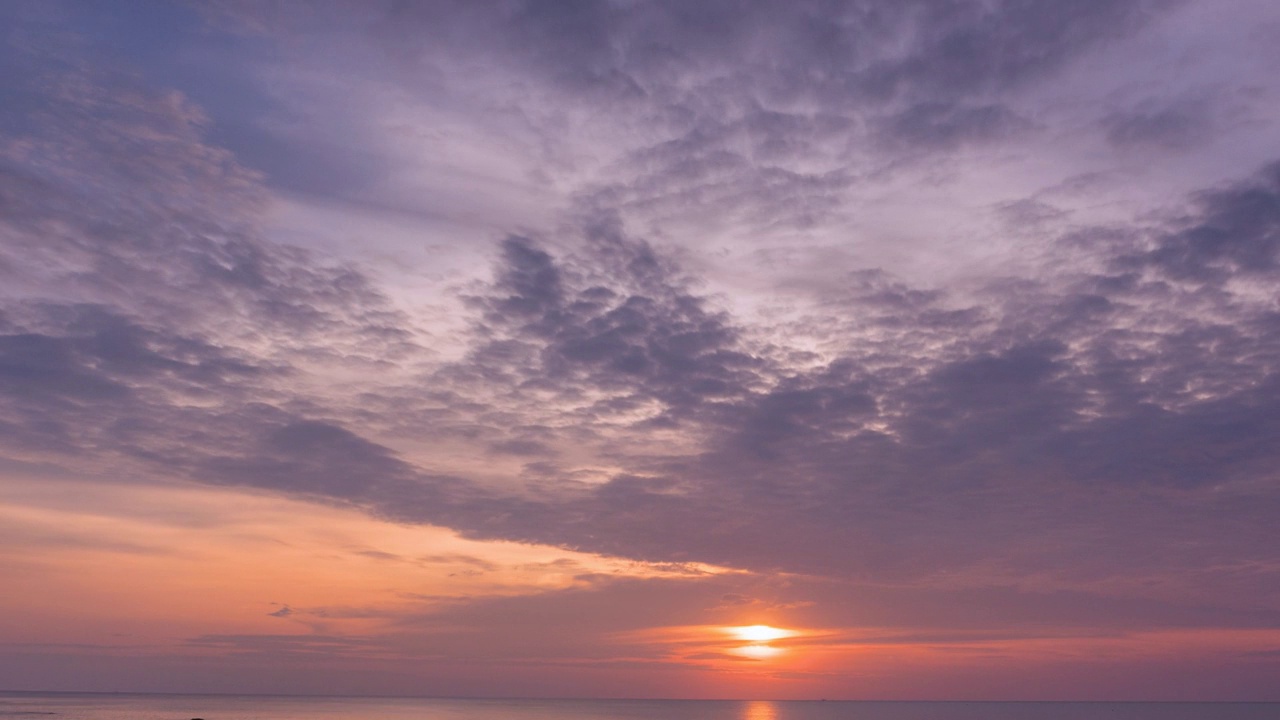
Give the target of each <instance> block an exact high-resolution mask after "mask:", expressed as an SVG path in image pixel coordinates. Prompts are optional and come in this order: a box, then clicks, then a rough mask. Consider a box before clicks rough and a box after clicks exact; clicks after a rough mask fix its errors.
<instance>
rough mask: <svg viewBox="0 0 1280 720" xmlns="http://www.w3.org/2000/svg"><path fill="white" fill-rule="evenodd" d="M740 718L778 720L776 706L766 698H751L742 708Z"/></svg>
mask: <svg viewBox="0 0 1280 720" xmlns="http://www.w3.org/2000/svg"><path fill="white" fill-rule="evenodd" d="M742 720H778V707H777V706H776V705H774V704H773V703H772V702H769V701H768V700H752V701H751V702H749V703H747V704H746V705H745V706H744V707H743V708H742Z"/></svg>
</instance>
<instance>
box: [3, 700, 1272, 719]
mask: <svg viewBox="0 0 1280 720" xmlns="http://www.w3.org/2000/svg"><path fill="white" fill-rule="evenodd" d="M9 718H24V719H28V720H40V719H41V718H48V720H191V718H204V720H553V719H554V720H560V719H563V720H1263V719H1264V718H1265V719H1266V720H1276V719H1277V718H1280V703H1059V702H1048V703H1026V702H1011V703H1000V702H997V703H989V702H771V701H743V702H739V701H731V700H706V701H702V700H428V699H404V698H313V697H307V698H303V697H262V696H236V695H125V694H110V695H98V694H81V693H57V694H45V693H0V720H8V719H9Z"/></svg>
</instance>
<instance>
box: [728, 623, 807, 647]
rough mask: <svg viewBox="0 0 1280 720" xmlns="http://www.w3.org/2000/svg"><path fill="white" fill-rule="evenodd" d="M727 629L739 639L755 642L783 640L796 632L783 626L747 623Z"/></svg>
mask: <svg viewBox="0 0 1280 720" xmlns="http://www.w3.org/2000/svg"><path fill="white" fill-rule="evenodd" d="M726 629H727V630H728V632H729V634H731V635H733V636H734V637H736V638H738V639H739V640H745V641H747V642H753V643H767V642H769V641H771V640H781V639H782V638H788V637H791V636H793V635H795V633H794V632H792V631H790V630H783V629H782V628H776V627H770V626H768V625H745V626H742V627H731V628H726Z"/></svg>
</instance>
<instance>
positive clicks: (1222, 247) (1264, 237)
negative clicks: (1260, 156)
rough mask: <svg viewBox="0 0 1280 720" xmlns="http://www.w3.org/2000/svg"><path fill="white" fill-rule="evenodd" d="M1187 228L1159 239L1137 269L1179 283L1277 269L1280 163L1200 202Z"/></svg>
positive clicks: (1206, 195) (1136, 260)
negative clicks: (1144, 268)
mask: <svg viewBox="0 0 1280 720" xmlns="http://www.w3.org/2000/svg"><path fill="white" fill-rule="evenodd" d="M1197 209H1198V212H1196V213H1195V214H1193V215H1192V216H1191V217H1189V218H1188V219H1187V221H1186V223H1185V227H1183V228H1180V229H1178V230H1176V231H1173V232H1170V233H1168V234H1165V235H1163V236H1161V237H1159V238H1158V239H1157V240H1156V243H1155V247H1154V248H1152V249H1151V250H1149V251H1148V252H1147V253H1145V254H1144V255H1142V256H1139V257H1137V258H1132V259H1129V258H1126V260H1130V261H1131V262H1132V263H1133V264H1138V265H1147V266H1150V267H1152V268H1155V269H1157V270H1158V271H1160V272H1161V273H1163V274H1164V275H1166V276H1167V277H1169V278H1171V279H1175V280H1193V281H1217V282H1222V281H1224V280H1227V279H1230V278H1231V277H1233V276H1235V275H1244V276H1258V275H1264V274H1270V273H1272V272H1273V271H1274V270H1275V269H1276V263H1277V251H1278V250H1280V232H1278V231H1277V228H1278V227H1280V164H1276V163H1273V164H1271V165H1268V166H1267V167H1266V168H1264V169H1263V170H1262V171H1261V172H1260V173H1258V175H1257V176H1256V178H1254V179H1252V180H1251V181H1248V182H1245V183H1241V184H1239V185H1236V186H1234V187H1230V188H1225V189H1222V190H1211V191H1207V192H1205V193H1204V194H1203V195H1202V196H1201V197H1200V202H1199V208H1197Z"/></svg>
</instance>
